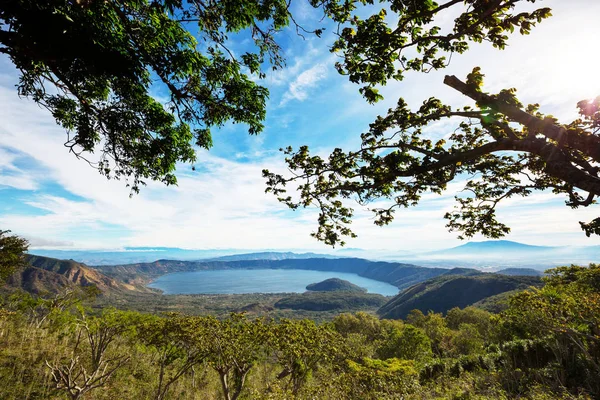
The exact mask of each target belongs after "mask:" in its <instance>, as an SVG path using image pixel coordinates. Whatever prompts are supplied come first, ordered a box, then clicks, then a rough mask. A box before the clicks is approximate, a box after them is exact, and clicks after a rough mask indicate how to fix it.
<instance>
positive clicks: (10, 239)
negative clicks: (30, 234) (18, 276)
mask: <svg viewBox="0 0 600 400" xmlns="http://www.w3.org/2000/svg"><path fill="white" fill-rule="evenodd" d="M9 233H10V231H3V230H1V229H0V283H4V281H5V280H6V278H8V277H9V276H11V275H12V274H13V273H14V272H15V271H16V270H17V269H20V268H22V267H23V266H24V265H25V263H24V257H25V252H26V251H27V249H28V247H29V242H27V240H26V239H23V238H21V237H19V236H17V235H9Z"/></svg>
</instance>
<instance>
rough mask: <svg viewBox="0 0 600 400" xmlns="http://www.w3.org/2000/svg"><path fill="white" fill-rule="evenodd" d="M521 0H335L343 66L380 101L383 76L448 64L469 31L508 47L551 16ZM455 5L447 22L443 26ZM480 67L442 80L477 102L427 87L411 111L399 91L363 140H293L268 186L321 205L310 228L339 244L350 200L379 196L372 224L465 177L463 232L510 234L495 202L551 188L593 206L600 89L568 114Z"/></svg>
mask: <svg viewBox="0 0 600 400" xmlns="http://www.w3.org/2000/svg"><path fill="white" fill-rule="evenodd" d="M525 2H526V1H525V0H515V1H502V0H500V1H479V0H466V1H448V2H446V3H444V4H438V3H436V2H433V1H422V2H391V3H390V7H389V8H382V9H381V10H377V8H374V11H373V12H372V13H370V15H369V16H368V17H366V18H362V15H364V12H363V10H358V9H357V7H356V6H357V3H354V2H350V3H349V4H348V3H346V4H344V5H343V6H342V5H339V6H337V7H332V8H331V11H330V13H331V15H332V17H333V18H334V20H336V21H338V22H339V23H340V31H339V39H338V40H337V42H336V43H335V45H334V47H333V51H335V52H338V53H339V54H340V56H341V59H342V61H340V62H338V64H337V67H338V70H339V72H340V73H342V74H346V75H348V77H349V79H350V81H352V82H355V83H359V84H363V86H362V87H361V89H360V91H361V93H362V94H363V95H364V97H365V98H366V99H367V101H369V102H375V101H377V100H379V99H381V95H380V94H379V92H378V91H377V86H378V85H385V84H386V83H388V82H389V81H390V80H401V79H403V78H404V76H405V72H406V71H410V70H414V71H425V72H426V71H429V70H431V69H441V68H444V67H445V66H446V65H447V61H448V60H447V59H446V56H447V55H448V54H452V53H463V52H465V51H466V50H467V49H468V45H469V41H472V42H473V41H474V42H482V41H488V42H490V43H492V44H493V45H494V46H495V47H497V48H499V49H503V48H504V47H505V46H506V44H507V41H508V34H510V33H512V32H513V31H515V30H518V31H519V32H520V33H521V34H528V33H529V32H530V30H531V29H532V28H533V26H535V25H536V23H538V22H541V21H542V20H544V19H545V18H547V17H549V16H550V10H549V9H548V8H538V9H536V10H533V11H531V12H518V7H519V6H520V5H521V4H522V3H525ZM528 2H530V3H535V1H534V0H529V1H528ZM368 3H370V2H368ZM519 3H521V4H519ZM389 11H391V12H392V13H393V14H392V15H390V16H388V15H387V14H388V12H389ZM455 15H458V17H457V18H455V19H454V25H453V26H452V27H451V28H450V29H449V30H448V31H443V30H442V28H440V27H439V26H438V25H437V22H438V21H439V20H440V19H443V18H444V17H449V16H451V17H450V18H454V16H455ZM483 77H484V76H483V74H482V73H481V71H480V69H479V68H478V67H476V68H474V69H473V71H472V72H471V73H470V74H469V75H468V76H467V78H466V81H464V82H463V81H461V80H459V79H458V78H456V77H454V76H446V78H445V80H444V83H445V84H446V85H448V86H449V87H451V88H453V89H455V90H457V91H458V92H459V93H461V94H462V95H464V96H466V97H468V98H470V99H472V100H473V101H474V102H475V105H476V106H475V107H470V106H467V107H464V108H458V109H454V108H452V107H451V106H449V105H446V104H444V103H443V102H442V101H441V100H439V99H436V98H433V97H432V98H429V99H427V100H425V101H424V102H423V104H422V105H420V107H418V108H417V109H414V108H411V107H410V106H409V105H408V104H407V102H406V101H405V100H404V99H402V98H400V99H399V100H398V102H397V105H396V106H395V107H393V108H390V109H389V111H388V113H387V114H386V115H383V116H379V117H377V119H376V120H375V121H374V122H373V123H372V124H370V126H369V129H368V131H367V132H364V133H363V134H362V135H361V142H362V143H361V145H360V148H359V149H357V150H351V151H344V150H343V149H340V148H336V149H335V150H334V151H333V152H332V153H331V154H330V155H329V156H328V157H321V156H319V155H313V154H311V152H310V151H309V149H308V147H307V146H301V147H300V148H298V149H293V148H291V147H288V148H286V149H285V150H284V153H285V155H286V162H287V164H288V168H289V169H290V171H291V172H292V174H291V175H290V176H284V175H280V174H277V173H273V172H270V171H268V170H264V171H263V175H264V177H265V178H266V179H267V192H272V193H273V194H274V195H275V196H277V198H278V199H279V201H281V202H282V203H284V204H286V205H287V206H289V207H290V208H292V209H297V208H299V207H309V206H311V205H314V206H316V207H317V208H318V209H319V217H318V228H317V230H316V232H314V233H313V236H314V237H316V238H317V239H318V240H321V241H324V242H325V243H327V244H330V245H338V244H340V245H343V244H344V237H346V236H349V237H354V236H356V235H355V233H354V232H353V231H352V230H351V228H350V223H351V220H352V216H353V210H352V208H351V207H350V206H349V205H347V201H346V200H347V199H355V200H357V201H358V203H359V204H360V205H361V206H364V205H368V204H369V203H371V202H375V201H377V206H375V207H372V208H371V211H372V212H373V213H374V216H375V224H377V225H386V224H389V223H390V222H391V221H392V220H393V219H394V213H395V212H396V210H397V209H401V208H405V207H411V206H415V205H417V204H418V203H419V202H420V200H421V199H422V197H423V195H425V194H426V193H434V194H440V193H442V192H443V191H444V190H445V189H446V188H447V185H448V184H449V183H450V182H452V181H454V180H456V179H465V180H466V183H465V185H464V190H463V191H462V192H461V193H459V194H458V195H456V203H457V205H456V208H455V209H454V210H453V211H450V212H447V213H446V214H445V218H446V219H447V220H448V223H447V227H448V228H449V229H450V230H451V231H457V232H459V237H460V238H469V237H472V236H474V235H475V234H477V233H480V234H482V235H484V236H487V237H491V238H498V237H501V236H504V235H506V234H507V233H508V232H509V231H510V228H509V227H508V226H507V225H505V224H504V223H502V222H501V221H499V220H498V219H497V218H496V207H497V205H498V204H499V203H500V202H501V201H502V200H504V199H508V198H511V197H525V196H528V195H530V194H532V193H533V192H535V191H541V190H548V191H552V192H553V193H555V194H560V195H564V196H565V198H566V204H567V206H569V207H571V208H578V207H585V206H589V205H591V204H594V203H595V202H594V199H595V198H596V197H597V196H599V195H600V184H599V181H598V179H599V177H598V163H600V157H599V156H598V154H600V152H599V151H598V149H600V139H599V138H598V136H597V133H598V129H599V127H600V112H599V110H600V97H599V98H597V99H594V100H590V101H581V102H579V103H578V104H577V107H578V109H579V113H580V117H579V118H577V119H575V120H573V121H571V122H567V123H564V124H561V123H559V122H558V121H557V120H556V119H555V118H554V117H552V116H550V115H544V114H542V113H541V112H540V111H538V108H539V105H537V104H531V105H523V104H522V103H521V102H520V101H519V100H518V99H517V97H516V90H515V89H503V90H501V91H499V92H498V93H486V92H485V91H484V90H483ZM457 119H461V120H462V121H461V122H460V123H458V122H457V123H456V125H457V126H456V129H454V127H453V128H449V130H448V134H447V135H443V136H444V139H440V140H437V141H434V140H431V138H429V137H428V129H429V127H430V126H431V125H432V124H433V123H435V122H438V121H448V125H452V124H453V123H454V121H456V120H457ZM439 136H440V137H441V136H442V135H441V134H440V135H439ZM287 186H292V187H294V188H296V187H297V188H298V192H297V196H292V195H288V194H287V193H286V190H287V189H286V187H287ZM580 225H581V228H582V229H583V230H584V231H585V233H586V234H587V235H588V236H589V235H591V234H598V233H600V218H599V219H595V220H593V221H591V222H580Z"/></svg>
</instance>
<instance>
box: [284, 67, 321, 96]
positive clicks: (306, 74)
mask: <svg viewBox="0 0 600 400" xmlns="http://www.w3.org/2000/svg"><path fill="white" fill-rule="evenodd" d="M327 72H328V70H327V65H325V64H317V65H315V66H314V67H311V68H309V69H307V70H306V71H303V72H302V73H301V74H300V75H298V76H297V77H296V79H294V81H293V82H292V83H290V84H289V86H288V90H287V92H286V93H285V94H284V95H283V98H282V99H281V103H280V104H279V105H280V106H282V105H284V104H286V103H288V102H290V101H292V100H297V101H304V100H306V99H307V98H308V96H309V92H310V90H311V89H314V88H316V87H317V86H318V84H319V82H320V81H322V80H324V79H325V78H326V77H327Z"/></svg>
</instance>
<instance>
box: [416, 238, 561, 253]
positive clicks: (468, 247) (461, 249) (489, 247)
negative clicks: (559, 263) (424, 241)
mask: <svg viewBox="0 0 600 400" xmlns="http://www.w3.org/2000/svg"><path fill="white" fill-rule="evenodd" d="M554 249H558V247H550V246H532V245H529V244H524V243H519V242H512V241H510V240H486V241H483V242H469V243H465V244H463V245H460V246H457V247H452V248H450V249H445V250H438V251H433V252H429V253H425V254H427V255H432V256H433V255H435V256H440V255H469V256H477V255H480V254H484V255H488V254H495V253H502V254H504V255H510V253H506V252H533V253H539V252H545V251H551V250H554Z"/></svg>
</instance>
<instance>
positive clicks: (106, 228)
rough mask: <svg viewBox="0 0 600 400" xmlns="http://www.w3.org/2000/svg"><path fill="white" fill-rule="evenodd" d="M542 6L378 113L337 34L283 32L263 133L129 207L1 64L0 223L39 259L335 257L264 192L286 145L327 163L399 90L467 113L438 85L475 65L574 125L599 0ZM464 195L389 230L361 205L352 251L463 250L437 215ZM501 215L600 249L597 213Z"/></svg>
mask: <svg viewBox="0 0 600 400" xmlns="http://www.w3.org/2000/svg"><path fill="white" fill-rule="evenodd" d="M544 3H545V4H547V5H548V6H549V7H551V8H553V10H554V12H553V14H554V17H552V18H550V19H549V20H547V21H544V22H543V23H541V24H540V25H539V26H538V27H536V29H534V30H533V31H532V34H531V35H529V36H517V35H515V36H513V37H512V38H511V39H510V46H509V47H508V48H507V49H506V50H504V51H502V52H498V51H497V50H495V49H493V48H491V46H489V45H487V44H482V45H475V46H473V48H472V49H471V50H470V51H469V52H467V53H466V54H465V55H462V56H457V55H454V56H453V60H452V63H451V64H450V66H449V67H448V68H447V69H445V70H442V71H438V72H432V73H430V74H409V76H407V78H406V80H405V81H404V82H402V83H392V84H388V86H387V87H385V88H384V90H383V94H384V95H385V96H386V98H385V100H384V101H382V102H380V103H378V104H377V105H376V106H369V105H367V104H366V103H365V101H364V100H363V99H362V98H361V97H360V95H359V94H358V87H357V86H355V85H352V84H350V83H348V82H347V79H346V78H345V77H342V76H339V75H338V74H337V73H336V72H335V70H334V67H333V62H334V60H333V56H332V55H331V54H330V53H329V52H328V49H327V45H328V44H330V43H331V37H330V36H328V35H327V34H326V35H324V38H323V39H309V40H306V41H302V40H300V39H299V38H297V37H296V36H295V33H294V32H293V31H292V30H287V31H285V32H284V33H283V35H284V36H285V38H286V41H287V48H288V68H286V69H285V70H283V71H281V72H278V73H275V74H271V75H270V76H268V78H267V86H268V87H269V89H270V91H271V97H270V101H269V105H268V115H267V120H266V129H265V131H264V132H263V133H262V134H261V135H260V136H258V137H251V136H248V135H247V134H246V133H245V131H244V128H243V127H240V126H238V125H227V126H226V127H225V128H224V129H222V131H221V132H218V133H216V134H215V146H214V149H213V150H211V152H210V153H208V152H201V153H200V154H199V157H198V162H197V164H196V167H197V168H196V171H192V169H191V166H189V165H182V166H180V167H179V169H178V179H179V186H178V187H165V186H163V185H161V184H158V183H153V182H150V183H149V184H148V186H147V187H144V188H142V191H141V193H140V194H139V195H134V196H133V197H132V198H129V190H128V189H127V188H126V187H125V182H122V181H114V180H111V181H108V180H106V179H105V178H104V177H102V176H100V175H99V174H98V173H97V172H96V171H95V170H94V169H92V168H91V167H88V166H87V164H85V163H84V162H82V161H78V160H76V159H75V158H74V157H73V156H72V155H70V154H68V152H67V149H65V148H64V147H63V142H64V138H65V132H64V131H63V129H62V128H60V127H58V126H57V125H56V124H55V122H54V120H53V118H52V117H51V116H50V115H49V114H48V113H47V111H46V110H43V109H41V108H39V107H37V106H36V105H35V104H33V103H32V102H30V101H28V100H26V99H20V98H19V97H18V96H17V93H16V90H15V89H14V85H15V83H16V80H17V74H16V71H15V69H14V66H13V65H12V64H11V63H10V62H9V60H8V59H7V58H6V57H4V56H2V57H0V121H2V122H1V123H0V227H2V229H11V230H12V231H13V232H14V233H16V234H19V235H22V236H24V237H26V238H28V239H29V240H30V241H31V248H32V249H36V248H37V249H123V248H124V247H128V246H147V247H155V246H160V247H180V248H188V249H245V250H248V251H250V250H252V251H259V250H262V249H270V250H278V249H279V250H288V249H294V250H296V251H315V252H329V251H330V249H329V248H328V247H327V246H325V245H323V244H321V243H318V242H316V241H315V240H314V239H312V238H311V237H310V236H309V234H310V232H312V231H313V230H314V229H315V228H316V212H315V210H312V209H308V210H299V211H297V212H291V211H289V210H287V209H286V208H285V206H283V205H281V204H279V203H278V202H277V201H276V200H275V199H274V198H273V196H270V195H266V194H265V193H264V189H265V184H264V180H263V178H262V177H261V170H262V169H263V168H269V169H270V170H273V171H281V170H284V168H285V167H284V165H283V163H282V159H283V156H282V155H281V154H280V153H279V152H278V149H279V148H280V147H284V146H287V145H293V146H298V145H301V144H308V145H310V146H311V148H313V149H314V150H315V151H318V152H319V153H326V152H328V151H330V150H331V149H332V148H334V147H342V148H346V147H350V146H351V145H353V144H354V145H355V144H356V143H357V140H358V138H359V135H360V133H361V132H363V131H364V130H365V129H366V127H367V126H368V123H370V122H371V121H372V120H373V119H374V118H375V117H376V115H378V114H381V113H382V112H384V111H385V110H386V109H387V108H388V107H390V106H391V105H392V104H394V103H395V102H396V100H397V97H398V93H401V94H402V96H404V97H405V98H406V100H407V101H408V102H409V104H411V105H412V106H413V107H415V106H417V105H418V104H420V102H421V101H422V100H424V99H425V98H428V97H430V96H437V97H439V98H440V99H442V100H444V101H447V102H448V103H451V104H453V105H461V104H465V100H464V99H462V98H460V97H459V96H458V95H456V94H455V93H453V92H452V91H451V90H450V89H448V88H445V87H444V85H443V84H442V79H443V76H444V75H446V74H448V75H456V76H459V77H464V76H466V74H467V73H468V72H470V71H471V69H472V68H473V67H474V66H476V65H478V66H480V67H481V68H482V71H483V73H484V74H485V75H486V87H487V88H489V90H492V91H493V90H496V89H500V88H505V87H515V88H517V89H518V94H519V96H520V98H521V99H522V100H523V101H524V102H540V103H541V107H540V109H541V111H542V112H544V113H547V114H552V115H554V116H556V117H558V118H559V120H561V121H568V120H569V119H570V118H571V119H572V118H573V117H575V115H576V109H575V104H576V102H577V101H579V100H581V99H585V98H592V97H595V96H597V95H600V75H598V74H597V72H596V68H597V65H598V63H599V61H600V60H599V58H598V57H600V56H599V55H598V53H597V52H594V51H593V50H590V48H592V47H593V43H595V42H594V38H596V37H598V28H597V21H596V16H597V15H600V3H599V2H597V1H593V0H573V1H569V2H565V1H562V2H561V1H559V0H547V1H545V2H544ZM575 5H577V6H575ZM583 10H585V11H583ZM299 11H301V12H298V13H297V14H298V15H299V16H300V17H301V18H302V19H303V20H304V21H311V20H314V18H315V17H314V15H313V14H312V12H313V10H308V9H306V10H299ZM590 44H591V45H592V46H590ZM237 50H242V49H241V48H238V49H237ZM549 82H550V83H551V84H549ZM156 96H157V97H158V98H160V96H161V93H159V92H157V93H156ZM453 129H454V128H453V127H449V126H445V125H444V124H437V125H433V126H432V127H431V128H430V129H429V134H431V135H432V136H434V137H438V138H439V137H440V136H443V135H445V134H447V133H449V132H451V131H452V130H453ZM460 188H461V185H460V182H456V183H452V184H451V185H449V189H448V190H447V191H446V192H445V193H444V194H443V195H441V196H434V195H428V197H427V200H425V201H423V202H422V203H421V204H420V205H419V206H418V207H416V208H414V209H409V210H401V211H400V212H398V213H397V217H396V220H395V221H394V222H393V223H392V224H391V225H390V226H387V227H384V228H380V227H377V226H374V225H373V223H372V222H373V221H372V216H371V214H370V213H369V212H368V211H367V210H366V209H361V208H360V206H358V205H355V207H354V208H355V210H356V219H355V222H354V224H353V228H354V230H355V232H357V233H358V235H359V237H358V238H357V239H354V240H349V241H348V245H347V246H348V247H351V248H360V249H364V250H366V251H371V252H377V251H381V250H382V249H386V250H388V251H390V250H393V251H398V252H401V251H428V250H435V249H443V248H450V247H454V246H458V245H461V244H463V242H461V241H459V240H457V239H456V235H455V234H452V233H448V232H447V230H446V228H445V226H444V225H445V220H443V218H442V216H443V215H444V213H445V211H447V210H449V209H451V208H452V206H453V204H454V201H453V197H454V195H455V194H456V193H457V191H458V190H459V189H460ZM499 216H500V217H501V218H502V219H503V221H505V222H507V223H508V225H509V226H511V228H512V233H511V234H510V235H509V236H507V237H506V238H505V239H508V240H514V241H519V242H523V243H527V244H532V245H549V246H558V245H572V246H592V245H598V244H600V238H598V237H592V238H586V236H585V235H584V234H583V232H582V231H581V230H580V228H579V224H578V223H577V222H578V221H587V220H591V219H593V218H594V217H597V213H596V212H595V208H594V207H591V208H582V209H578V210H571V209H569V208H567V207H565V205H564V199H563V198H558V197H556V196H554V195H553V194H551V193H538V194H534V195H532V196H530V197H528V198H525V199H521V198H515V199H510V200H508V201H506V202H504V204H501V205H500V213H499ZM474 240H483V238H482V237H476V238H474Z"/></svg>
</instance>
